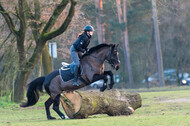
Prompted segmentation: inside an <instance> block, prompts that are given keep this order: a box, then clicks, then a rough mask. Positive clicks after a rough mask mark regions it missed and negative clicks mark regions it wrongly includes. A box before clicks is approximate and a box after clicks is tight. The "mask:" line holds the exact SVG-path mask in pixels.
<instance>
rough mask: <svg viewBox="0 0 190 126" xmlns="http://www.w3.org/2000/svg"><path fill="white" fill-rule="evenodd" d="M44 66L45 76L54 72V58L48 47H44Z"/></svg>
mask: <svg viewBox="0 0 190 126" xmlns="http://www.w3.org/2000/svg"><path fill="white" fill-rule="evenodd" d="M42 65H43V70H44V75H48V74H49V73H51V72H52V71H53V64H52V58H51V56H50V54H49V49H48V47H47V46H45V47H44V49H43V52H42Z"/></svg>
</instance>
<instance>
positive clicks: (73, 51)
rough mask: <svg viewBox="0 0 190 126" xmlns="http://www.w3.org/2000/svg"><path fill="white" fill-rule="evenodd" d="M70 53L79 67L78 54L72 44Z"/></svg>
mask: <svg viewBox="0 0 190 126" xmlns="http://www.w3.org/2000/svg"><path fill="white" fill-rule="evenodd" d="M70 53H71V57H72V59H73V61H74V63H75V65H76V66H78V67H79V66H80V61H79V56H78V53H77V51H76V49H75V48H74V46H73V45H72V46H71V48H70Z"/></svg>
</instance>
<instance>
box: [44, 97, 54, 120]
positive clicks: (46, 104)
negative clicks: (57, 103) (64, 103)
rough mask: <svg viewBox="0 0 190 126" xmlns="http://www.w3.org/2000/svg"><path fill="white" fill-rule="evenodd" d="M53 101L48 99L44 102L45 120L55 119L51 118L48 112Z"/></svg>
mask: <svg viewBox="0 0 190 126" xmlns="http://www.w3.org/2000/svg"><path fill="white" fill-rule="evenodd" d="M53 102H54V101H53V99H51V98H49V99H48V100H47V101H46V102H45V108H46V115H47V119H48V120H49V119H56V118H55V117H52V116H51V114H50V111H49V107H50V106H51V104H52V103H53Z"/></svg>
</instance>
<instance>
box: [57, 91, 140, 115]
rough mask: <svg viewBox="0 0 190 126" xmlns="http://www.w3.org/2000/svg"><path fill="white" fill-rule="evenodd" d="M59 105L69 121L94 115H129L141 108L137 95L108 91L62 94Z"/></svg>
mask: <svg viewBox="0 0 190 126" xmlns="http://www.w3.org/2000/svg"><path fill="white" fill-rule="evenodd" d="M60 100H61V104H62V107H63V109H64V110H65V112H66V114H67V116H68V117H69V118H71V119H73V118H75V119H81V118H87V117H88V116H90V115H94V114H108V115H109V116H119V115H130V114H133V113H134V110H136V109H137V108H139V107H141V104H142V100H141V96H140V94H138V93H127V92H124V91H118V90H110V91H106V92H104V93H100V92H96V91H88V92H69V93H66V92H65V93H62V95H61V98H60Z"/></svg>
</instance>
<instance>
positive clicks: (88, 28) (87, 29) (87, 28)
mask: <svg viewBox="0 0 190 126" xmlns="http://www.w3.org/2000/svg"><path fill="white" fill-rule="evenodd" d="M84 31H95V30H94V28H93V27H92V26H91V25H87V26H85V27H84Z"/></svg>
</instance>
